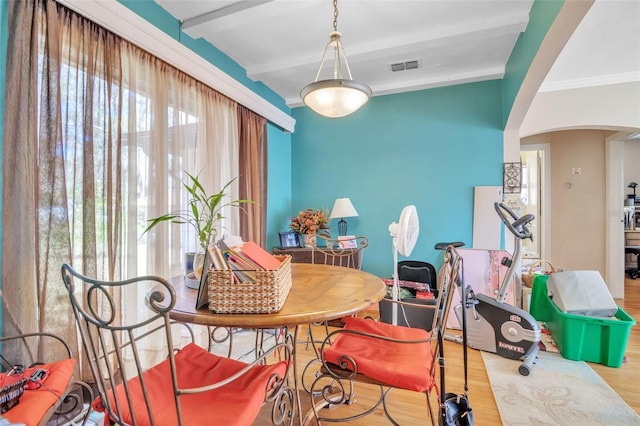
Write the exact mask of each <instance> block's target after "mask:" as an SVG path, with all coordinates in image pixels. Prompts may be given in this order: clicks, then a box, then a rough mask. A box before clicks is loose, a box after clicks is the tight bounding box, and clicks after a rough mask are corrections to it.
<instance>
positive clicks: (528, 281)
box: [522, 259, 556, 287]
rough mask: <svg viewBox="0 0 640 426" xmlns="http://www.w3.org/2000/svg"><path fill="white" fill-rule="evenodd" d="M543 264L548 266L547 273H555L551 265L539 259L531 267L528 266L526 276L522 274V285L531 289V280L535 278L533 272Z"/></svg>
mask: <svg viewBox="0 0 640 426" xmlns="http://www.w3.org/2000/svg"><path fill="white" fill-rule="evenodd" d="M543 263H546V264H547V265H549V271H551V272H555V271H556V268H555V266H553V263H551V262H549V261H548V260H545V259H540V260H538V261H535V262H533V263H532V264H531V266H529V273H528V274H522V284H524V285H526V286H527V287H533V279H534V278H535V274H534V273H533V272H534V270H535V268H537V267H538V266H542V264H543Z"/></svg>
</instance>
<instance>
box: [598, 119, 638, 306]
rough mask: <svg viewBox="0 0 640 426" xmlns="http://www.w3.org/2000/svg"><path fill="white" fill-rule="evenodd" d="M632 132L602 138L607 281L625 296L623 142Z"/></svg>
mask: <svg viewBox="0 0 640 426" xmlns="http://www.w3.org/2000/svg"><path fill="white" fill-rule="evenodd" d="M633 134H634V133H628V132H618V133H615V134H613V135H611V136H609V137H608V138H607V139H606V140H605V161H606V171H605V176H606V177H605V179H606V205H605V209H606V210H605V213H606V219H605V220H606V231H605V253H606V255H605V256H606V263H605V270H606V274H605V275H606V278H605V279H606V283H607V286H608V287H609V291H610V292H611V295H612V296H613V297H615V298H621V299H622V298H624V274H625V271H624V264H625V262H624V256H625V255H624V211H623V210H624V188H625V184H624V182H623V180H624V167H623V165H624V141H625V140H627V139H629V138H630V136H631V135H633Z"/></svg>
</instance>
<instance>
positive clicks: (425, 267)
mask: <svg viewBox="0 0 640 426" xmlns="http://www.w3.org/2000/svg"><path fill="white" fill-rule="evenodd" d="M436 275H437V273H436V268H435V267H434V266H433V265H432V264H430V263H429V262H423V261H420V260H403V261H400V262H398V279H399V280H401V281H414V282H417V283H427V284H429V288H431V291H434V290H435V289H436Z"/></svg>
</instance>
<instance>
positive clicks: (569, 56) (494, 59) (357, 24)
mask: <svg viewBox="0 0 640 426" xmlns="http://www.w3.org/2000/svg"><path fill="white" fill-rule="evenodd" d="M156 1H157V3H159V4H160V5H161V6H162V7H163V8H164V9H166V10H167V11H168V12H169V13H170V14H172V15H173V16H174V17H176V18H177V19H178V20H180V21H181V22H182V27H183V31H184V32H185V33H187V34H188V35H189V36H191V37H193V38H196V39H197V38H204V39H206V40H207V41H209V42H210V43H212V44H213V45H214V46H216V47H217V48H218V49H220V50H221V51H223V52H224V53H226V54H227V55H228V56H229V57H231V58H232V59H233V60H234V61H236V62H237V63H238V64H240V65H241V66H242V67H243V68H244V69H246V71H247V75H248V77H249V78H251V79H253V80H256V81H262V82H263V83H264V84H265V85H267V86H268V87H270V88H271V89H272V90H274V91H275V92H276V93H278V94H279V95H280V96H282V97H283V98H284V99H285V101H286V102H287V104H288V105H289V106H291V107H294V106H299V105H301V101H300V96H299V94H300V90H301V89H302V88H303V87H304V86H305V85H307V84H309V83H311V82H312V81H313V80H314V79H315V76H316V73H317V72H318V67H319V65H320V60H321V58H322V53H323V50H324V47H325V45H326V43H327V42H328V40H329V33H330V32H331V31H332V30H333V5H332V1H331V0H243V1H238V0H230V1H229V0H156ZM532 3H533V2H532V0H447V1H444V0H393V1H389V0H339V2H338V12H339V14H338V21H337V24H338V30H339V31H340V32H341V33H342V34H343V36H342V41H343V44H344V46H345V49H346V54H347V57H348V62H349V66H350V68H351V72H352V74H353V78H354V79H355V80H359V81H362V82H364V83H366V84H368V85H369V86H370V87H371V89H372V90H373V94H374V96H376V95H383V94H390V93H400V92H406V91H411V90H419V89H425V88H430V87H438V86H447V85H453V84H460V83H465V82H473V81H482V80H490V79H496V78H501V77H502V76H503V75H504V70H505V64H506V62H507V60H508V58H509V55H510V54H511V51H512V49H513V47H514V45H515V42H516V40H517V38H518V36H519V34H520V33H521V32H522V31H524V30H525V29H526V26H527V23H528V20H529V11H530V9H531V6H532ZM413 60H418V61H419V62H420V64H421V67H420V68H418V69H412V70H405V71H400V72H392V71H391V69H390V64H392V63H398V62H404V61H413ZM330 63H331V58H330V59H329V60H328V61H327V62H325V66H324V68H323V72H322V73H321V75H320V79H321V80H322V79H325V78H331V75H330V68H331V64H330ZM624 81H640V0H596V2H595V3H594V5H593V6H592V8H591V9H590V11H589V12H588V14H587V16H586V17H585V19H584V20H583V21H582V23H581V24H580V26H579V27H578V30H577V31H576V33H575V34H574V36H573V37H572V38H571V40H570V41H569V42H568V43H567V46H566V47H565V49H564V50H563V52H562V54H561V55H560V57H559V58H558V60H557V61H556V64H555V65H554V66H553V68H552V70H551V71H550V73H549V75H548V77H547V79H546V80H545V82H544V84H543V87H542V89H543V90H556V89H565V88H572V87H584V86H589V85H598V84H609V83H617V82H624Z"/></svg>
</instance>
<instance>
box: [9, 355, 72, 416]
mask: <svg viewBox="0 0 640 426" xmlns="http://www.w3.org/2000/svg"><path fill="white" fill-rule="evenodd" d="M75 366H76V360H75V359H73V358H69V359H63V360H62V361H57V362H53V363H50V364H45V365H39V366H37V367H32V368H28V369H26V370H25V377H30V376H31V373H32V372H33V371H35V370H36V369H38V368H43V369H45V370H47V371H48V372H49V374H48V375H47V377H46V378H45V379H44V381H43V382H42V386H40V387H39V388H38V389H27V390H25V391H24V394H23V395H22V397H21V398H20V402H19V403H18V405H16V406H15V407H13V408H11V409H10V410H9V411H7V412H6V413H4V414H3V416H4V417H5V418H6V419H7V420H9V421H10V422H11V423H24V424H25V425H26V426H32V425H37V424H38V423H40V421H41V420H42V418H43V416H44V415H45V414H46V413H47V411H49V409H50V408H51V407H52V406H53V405H54V404H55V403H56V402H57V401H58V399H59V398H61V397H62V396H63V395H64V393H65V390H66V389H67V387H68V386H69V384H70V383H71V378H72V376H73V369H74V368H75Z"/></svg>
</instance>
